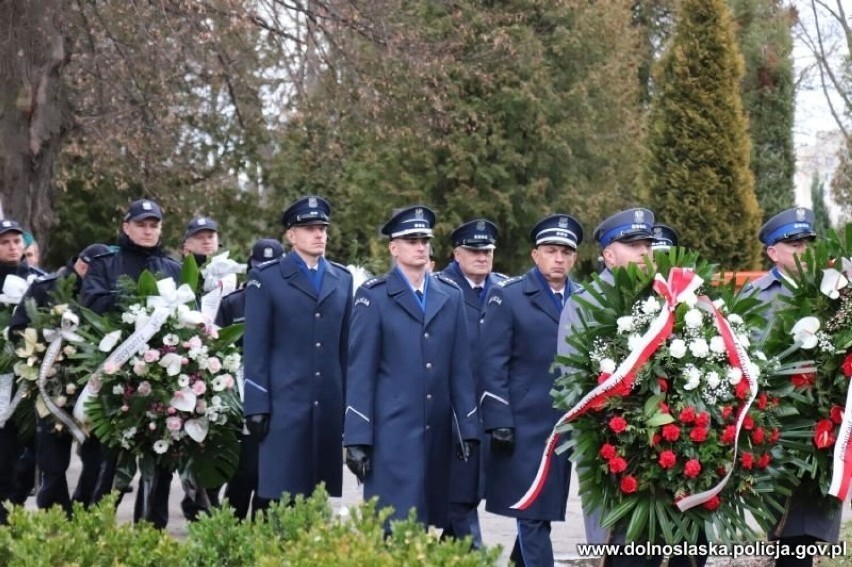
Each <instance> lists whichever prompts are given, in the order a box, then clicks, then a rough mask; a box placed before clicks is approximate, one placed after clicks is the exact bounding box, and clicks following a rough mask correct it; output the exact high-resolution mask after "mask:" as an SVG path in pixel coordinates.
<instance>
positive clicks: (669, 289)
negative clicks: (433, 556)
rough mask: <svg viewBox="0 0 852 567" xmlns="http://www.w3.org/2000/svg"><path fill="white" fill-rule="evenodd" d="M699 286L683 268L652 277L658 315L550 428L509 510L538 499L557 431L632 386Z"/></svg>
mask: <svg viewBox="0 0 852 567" xmlns="http://www.w3.org/2000/svg"><path fill="white" fill-rule="evenodd" d="M702 283H704V280H702V279H701V278H700V277H699V276H698V275H696V274H695V272H694V271H692V270H689V269H686V268H673V269H672V270H671V272H670V273H669V279H668V281H666V280H665V279H663V276H662V275H661V274H657V275H656V277H655V278H654V291H656V292H657V293H658V294H659V295H661V296H662V297H663V298H665V302H664V303H663V305H662V307H661V308H660V312H659V313H658V314H657V316H656V317H655V318H654V320H653V321H651V324H650V326H649V327H648V330H647V331H645V334H644V335H642V337H641V338H640V340H639V345H638V347H637V348H636V349H634V350H633V352H631V353H630V354H629V355H628V356H627V358H625V359H624V360H623V361H622V363H621V364H620V365H619V366H618V368H616V370H615V372H613V373H612V375H610V377H609V378H607V379H606V380H604V381H603V382H602V383H601V384H599V385H598V386H597V387H596V388H594V389H593V390H592V391H591V392H589V393H588V394H586V395H585V396H583V398H582V399H581V400H580V401H579V402H577V404H576V405H575V406H574V407H573V408H571V409H569V410H568V411H567V412H565V414H564V415H563V416H562V417H561V418H559V420H558V421H557V422H556V425H554V426H553V431H551V433H550V436H549V437H548V438H547V443H546V444H545V447H544V453H543V454H542V456H541V461H540V462H539V466H538V472H537V473H536V476H535V479H534V480H533V482H532V484H531V485H530V487H529V489H528V490H527V491H526V493H525V494H524V495H523V496H522V497H521V499H520V500H518V501H517V502H515V503H514V504H512V506H511V508H513V509H515V510H526V509H527V508H529V507H530V505H532V503H533V502H535V500H536V498H538V495H539V494H540V493H541V491H542V489H543V488H544V484H545V482H546V481H547V473H548V471H549V470H550V461H551V459H552V458H553V452H554V451H555V450H556V445H557V443H558V442H559V431H558V430H559V428H560V427H562V426H563V425H565V424H566V423H568V422H570V421H571V420H573V419H575V418H577V417H579V416H581V415H583V414H584V413H586V412H587V411H589V410H590V409H593V408H595V407H598V406H599V405H600V404H601V403H603V402H604V401H606V400H607V399H608V398H610V397H612V396H613V395H615V392H621V391H622V388H624V387H625V385H632V384H633V379H634V377H635V376H636V373H637V372H638V371H639V370H640V369H641V368H642V366H643V365H644V364H645V363H646V362H647V361H648V359H649V358H651V357H652V356H653V355H654V353H655V352H657V349H659V348H660V345H661V344H663V343H664V342H665V341H666V339H667V338H668V337H669V335H671V332H672V328H673V326H674V320H675V318H674V310H675V307H677V305H678V304H679V303H682V302H683V301H684V300H685V299H686V298H687V297H689V296H692V295H694V294H695V290H697V289H698V287H699V286H700V285H701V284H702Z"/></svg>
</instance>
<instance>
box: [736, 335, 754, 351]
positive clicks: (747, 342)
mask: <svg viewBox="0 0 852 567" xmlns="http://www.w3.org/2000/svg"><path fill="white" fill-rule="evenodd" d="M737 342H738V343H739V344H741V345H742V346H744V347H745V348H748V347H750V346H751V339H749V338H748V335H747V334H746V333H740V334H738V335H737Z"/></svg>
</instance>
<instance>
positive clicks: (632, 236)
mask: <svg viewBox="0 0 852 567" xmlns="http://www.w3.org/2000/svg"><path fill="white" fill-rule="evenodd" d="M640 240H651V241H653V240H654V235H653V234H651V233H650V232H646V231H644V230H641V231H639V232H633V233H627V234H622V235H621V236H619V237H618V238H613V239H612V241H613V242H639V241H640Z"/></svg>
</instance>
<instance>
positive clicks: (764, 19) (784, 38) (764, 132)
mask: <svg viewBox="0 0 852 567" xmlns="http://www.w3.org/2000/svg"><path fill="white" fill-rule="evenodd" d="M729 4H730V6H731V10H732V12H733V14H734V18H735V20H736V22H737V24H738V25H737V28H736V29H737V36H738V39H739V45H740V49H741V50H742V53H743V58H744V59H745V75H744V77H743V80H742V98H743V107H744V109H745V113H746V116H748V121H749V136H750V138H751V162H750V165H751V171H752V173H753V174H754V191H755V193H756V195H757V201H758V203H759V204H760V207H761V208H762V209H763V220H764V221H766V220H768V219H769V217H770V216H771V215H772V214H773V211H781V210H784V209H788V208H790V207H793V206H794V205H795V189H794V184H793V174H794V173H795V165H796V157H795V153H794V150H793V114H794V109H795V100H794V95H795V82H794V79H793V40H792V33H791V31H792V30H791V28H792V26H793V25H794V23H795V18H794V17H793V16H792V14H791V8H790V7H788V6H785V5H784V4H782V3H781V2H779V1H778V0H729Z"/></svg>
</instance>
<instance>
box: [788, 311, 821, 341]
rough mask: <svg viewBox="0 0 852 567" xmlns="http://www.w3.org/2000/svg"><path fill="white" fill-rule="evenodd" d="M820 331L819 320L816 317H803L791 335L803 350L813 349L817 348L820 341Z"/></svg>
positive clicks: (794, 326)
mask: <svg viewBox="0 0 852 567" xmlns="http://www.w3.org/2000/svg"><path fill="white" fill-rule="evenodd" d="M818 330H819V319H817V318H816V317H802V318H801V319H799V320H798V321H797V322H796V324H795V325H793V329H792V330H791V331H790V334H791V335H793V340H794V341H795V342H796V343H798V344H799V346H800V347H801V348H803V349H812V348H814V347H815V346H817V343H818V342H819V339H818V338H817V336H816V333H817V331H818Z"/></svg>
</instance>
